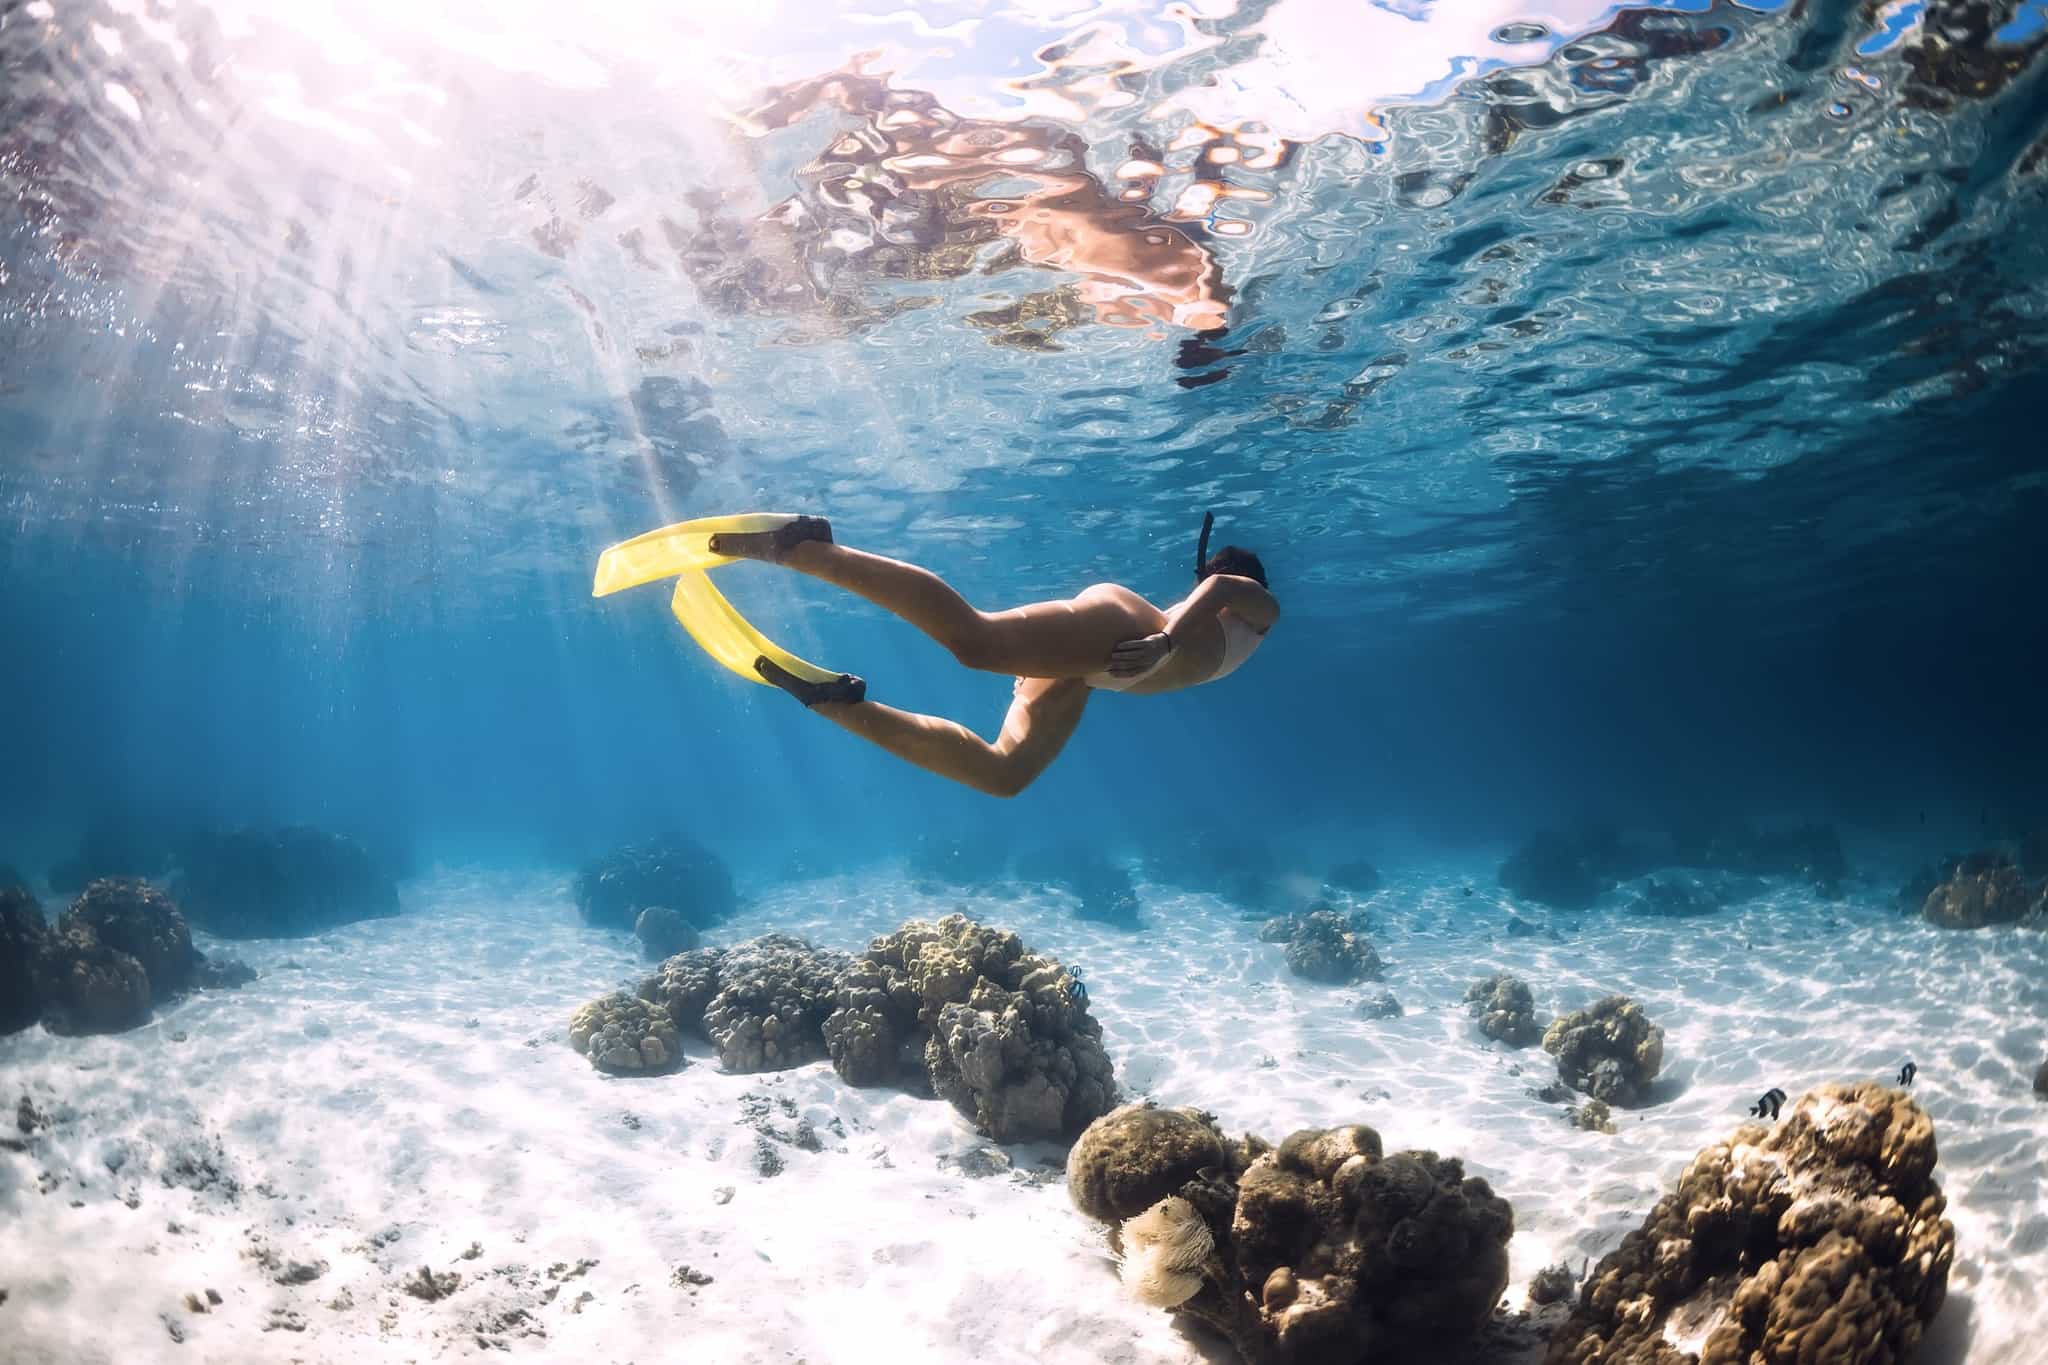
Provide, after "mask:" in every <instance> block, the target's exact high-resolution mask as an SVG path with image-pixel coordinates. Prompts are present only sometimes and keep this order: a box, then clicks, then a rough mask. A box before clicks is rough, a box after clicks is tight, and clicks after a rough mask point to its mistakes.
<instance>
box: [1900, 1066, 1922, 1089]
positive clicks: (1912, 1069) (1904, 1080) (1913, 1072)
mask: <svg viewBox="0 0 2048 1365" xmlns="http://www.w3.org/2000/svg"><path fill="white" fill-rule="evenodd" d="M1919 1074H1920V1068H1919V1067H1917V1066H1914V1065H1913V1064H1912V1063H1911V1062H1907V1063H1906V1064H1905V1065H1904V1066H1902V1067H1900V1068H1899V1084H1900V1085H1903V1086H1905V1087H1906V1089H1908V1090H1911V1089H1912V1088H1913V1078H1914V1077H1915V1076H1917V1075H1919Z"/></svg>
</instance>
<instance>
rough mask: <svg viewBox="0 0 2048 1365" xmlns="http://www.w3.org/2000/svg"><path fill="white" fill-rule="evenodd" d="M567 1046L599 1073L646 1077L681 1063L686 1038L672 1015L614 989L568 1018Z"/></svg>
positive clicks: (671, 1068)
mask: <svg viewBox="0 0 2048 1365" xmlns="http://www.w3.org/2000/svg"><path fill="white" fill-rule="evenodd" d="M569 1045H570V1046H571V1047H573V1048H575V1049H576V1050H577V1051H578V1052H580V1053H582V1054H583V1055H584V1056H586V1057H588V1058H590V1064H591V1065H592V1066H594V1067H596V1068H597V1069H598V1070H599V1071H609V1072H612V1073H613V1074H614V1075H621V1076H635V1075H647V1074H651V1073H654V1072H659V1071H669V1070H673V1069H674V1068H676V1067H679V1066H682V1065H683V1048H682V1039H681V1037H680V1036H679V1035H678V1034H677V1032H676V1026H675V1024H674V1023H672V1022H671V1021H670V1019H669V1017H668V1011H666V1010H664V1009H661V1008H659V1007H657V1006H655V1005H650V1004H649V1003H647V1002H646V1001H645V1000H642V999H640V998H639V997H638V996H633V995H628V994H626V992H624V991H614V992H612V993H611V994H610V995H606V996H601V997H599V998H598V999H596V1000H593V1001H591V1002H590V1003H589V1004H587V1005H584V1006H582V1007H581V1008H579V1009H578V1010H577V1011H576V1013H574V1014H573V1015H571V1016H569Z"/></svg>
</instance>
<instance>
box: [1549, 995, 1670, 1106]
mask: <svg viewBox="0 0 2048 1365" xmlns="http://www.w3.org/2000/svg"><path fill="white" fill-rule="evenodd" d="M1543 1050H1544V1051H1545V1052H1548V1053H1550V1054H1551V1055H1552V1056H1554V1057H1556V1058H1557V1078H1558V1079H1559V1080H1561V1081H1563V1082H1564V1083H1565V1084H1566V1085H1568V1086H1570V1087H1571V1088H1572V1089H1574V1090H1576V1091H1578V1092H1579V1093H1580V1094H1583V1095H1591V1096H1592V1097H1593V1098H1594V1099H1596V1100H1602V1101H1604V1102H1606V1103H1608V1104H1615V1105H1621V1106H1622V1107H1624V1108H1626V1107H1627V1106H1629V1105H1632V1104H1640V1103H1642V1101H1643V1100H1644V1098H1645V1097H1646V1094H1647V1092H1648V1090H1649V1086H1650V1082H1651V1081H1654V1080H1655V1079H1657V1072H1658V1071H1659V1069H1661V1068H1662V1067H1663V1065H1664V1030H1663V1029H1661V1028H1658V1027H1657V1026H1656V1025H1655V1024H1653V1023H1651V1022H1650V1018H1649V1016H1648V1015H1646V1014H1644V1013H1643V1009H1642V1006H1640V1005H1638V1004H1637V1003H1636V1002H1635V1001H1633V1000H1631V999H1629V998H1628V997H1627V996H1625V995H1610V996H1608V997H1607V998H1605V999H1604V1000H1600V1001H1598V1002H1596V1003H1595V1004H1594V1005H1593V1006H1592V1007H1591V1008H1590V1009H1583V1010H1574V1011H1573V1012H1572V1013H1570V1014H1567V1015H1564V1016H1562V1017H1561V1018H1559V1019H1557V1020H1555V1021H1554V1022H1552V1024H1551V1025H1550V1027H1549V1028H1548V1029H1546V1030H1545V1031H1544V1034H1543Z"/></svg>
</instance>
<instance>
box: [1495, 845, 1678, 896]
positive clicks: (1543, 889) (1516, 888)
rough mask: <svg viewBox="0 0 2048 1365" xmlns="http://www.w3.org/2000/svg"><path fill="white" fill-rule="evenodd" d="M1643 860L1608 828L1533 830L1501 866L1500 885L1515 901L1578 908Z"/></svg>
mask: <svg viewBox="0 0 2048 1365" xmlns="http://www.w3.org/2000/svg"><path fill="white" fill-rule="evenodd" d="M1646 862H1647V860H1646V859H1645V858H1644V857H1643V856H1642V855H1641V854H1640V853H1638V852H1637V851H1636V850H1635V849H1633V848H1632V847H1630V846H1629V845H1627V844H1624V843H1623V842H1622V839H1621V836H1620V835H1619V834H1618V833H1617V832H1615V831H1613V830H1608V829H1599V828H1594V829H1582V830H1577V831H1574V832H1570V833H1567V832H1565V831H1563V830H1554V829H1542V830H1538V831H1536V832H1535V833H1534V834H1532V835H1530V836H1529V837H1528V839H1527V840H1525V841H1524V842H1523V843H1522V845H1521V847H1519V848H1517V849H1516V850H1515V851H1514V853H1513V854H1512V855H1511V856H1510V857H1509V858H1508V860H1507V861H1506V862H1504V863H1502V864H1501V865H1500V884H1501V886H1502V887H1503V888H1505V889H1506V890H1507V892H1508V894H1510V895H1512V896H1514V897H1516V898H1517V899H1520V900H1532V901H1541V902H1543V903H1544V904H1545V905H1550V906H1554V907H1556V908H1557V909H1559V910H1583V909H1584V908H1585V907H1587V906H1589V905H1591V904H1592V903H1593V902H1594V901H1596V900H1598V899H1599V898H1600V897H1601V896H1602V895H1604V894H1606V892H1607V891H1608V890H1609V889H1610V888H1611V887H1613V886H1614V884H1615V883H1616V882H1620V881H1624V880H1626V879H1628V878H1629V877H1632V876H1635V875H1636V874H1637V873H1639V872H1640V871H1642V870H1643V869H1644V867H1645V866H1646Z"/></svg>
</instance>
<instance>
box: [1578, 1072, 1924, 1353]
mask: <svg viewBox="0 0 2048 1365" xmlns="http://www.w3.org/2000/svg"><path fill="white" fill-rule="evenodd" d="M1935 1159H1936V1152H1935V1144H1934V1125H1933V1123H1932V1121H1931V1120H1929V1118H1928V1117H1927V1114H1926V1112H1925V1111H1924V1110H1922V1109H1921V1108H1920V1107H1919V1106H1918V1105H1917V1104H1915V1103H1914V1102H1913V1101H1912V1100H1911V1099H1910V1098H1909V1097H1908V1096H1907V1095H1906V1094H1905V1093H1904V1092H1903V1091H1897V1090H1890V1089H1887V1088H1886V1087H1884V1086H1882V1085H1879V1084H1877V1083H1875V1082H1868V1081H1866V1082H1862V1083H1859V1084H1856V1085H1832V1084H1831V1085H1824V1086H1821V1087H1820V1088H1819V1089H1817V1090H1813V1091H1809V1092H1808V1093H1807V1094H1805V1095H1802V1096H1800V1097H1799V1100H1798V1102H1797V1103H1796V1104H1794V1105H1793V1106H1792V1108H1791V1109H1790V1110H1789V1111H1788V1112H1787V1115H1786V1118H1785V1120H1784V1121H1783V1122H1782V1123H1780V1124H1778V1125H1777V1126H1776V1127H1775V1128H1766V1127H1763V1126H1761V1125H1758V1124H1747V1125H1744V1126H1743V1127H1741V1128H1739V1129H1737V1130H1736V1131H1735V1133H1734V1134H1733V1135H1732V1136H1731V1137H1729V1138H1728V1140H1727V1141H1725V1142H1720V1143H1716V1144H1714V1145H1713V1146H1711V1147H1708V1148H1707V1149H1705V1150H1704V1151H1702V1152H1701V1153H1700V1154H1699V1155H1698V1156H1697V1157H1695V1158H1694V1159H1693V1162H1692V1164H1691V1165H1690V1166H1688V1167H1687V1168H1686V1171H1685V1174H1684V1175H1682V1176H1681V1177H1679V1181H1678V1187H1677V1189H1675V1190H1674V1191H1673V1192H1672V1193H1670V1194H1668V1195H1666V1196H1665V1197H1664V1198H1663V1199H1662V1200H1660V1201H1659V1202H1658V1204H1657V1206H1656V1208H1655V1209H1653V1210H1652V1211H1651V1212H1650V1216H1649V1217H1648V1218H1647V1219H1645V1220H1644V1221H1643V1224H1642V1226H1641V1227H1639V1228H1637V1229H1636V1230H1635V1231H1633V1232H1631V1233H1629V1234H1628V1236H1627V1237H1625V1238H1624V1239H1623V1240H1622V1243H1621V1245H1620V1246H1619V1247H1618V1248H1616V1249H1615V1250H1614V1251H1613V1252H1611V1253H1609V1254H1608V1255H1607V1256H1606V1257H1604V1258H1603V1259H1602V1260H1601V1262H1600V1264H1599V1265H1598V1266H1597V1267H1595V1269H1594V1271H1593V1274H1592V1277H1591V1278H1590V1279H1589V1280H1588V1281H1587V1283H1586V1288H1585V1290H1584V1292H1583V1293H1582V1294H1581V1295H1580V1298H1579V1303H1578V1306H1577V1307H1576V1308H1575V1309H1574V1310H1573V1312H1572V1315H1571V1317H1570V1319H1569V1320H1568V1321H1567V1322H1566V1324H1565V1326H1564V1327H1563V1328H1562V1329H1561V1330H1560V1332H1559V1333H1558V1335H1557V1336H1556V1338H1554V1339H1553V1341H1552V1343H1551V1347H1550V1352H1549V1355H1548V1356H1547V1357H1546V1365H1594V1362H1600V1363H1601V1365H1694V1362H1699V1365H1792V1363H1793V1362H1805V1361H1824V1360H1844V1361H1847V1360H1853V1361H1855V1362H1857V1365H1893V1363H1894V1362H1898V1361H1902V1360H1905V1359H1907V1358H1908V1357H1909V1356H1910V1355H1911V1353H1912V1351H1913V1349H1914V1348H1915V1347H1916V1346H1917V1345H1918V1344H1919V1341H1920V1337H1921V1335H1922V1333H1923V1332H1924V1331H1925V1329H1926V1326H1927V1324H1928V1323H1929V1322H1931V1321H1932V1320H1933V1318H1934V1315H1935V1313H1936V1312H1937V1311H1939V1310H1940V1308H1941V1304H1942V1299H1943V1297H1944V1296H1945V1294H1946V1293H1947V1289H1948V1273H1949V1267H1950V1266H1951V1264H1952V1263H1953V1262H1954V1259H1955V1227H1954V1225H1953V1224H1951V1223H1950V1222H1949V1221H1948V1220H1947V1219H1945V1218H1943V1217H1942V1216H1941V1215H1942V1212H1943V1210H1944V1209H1945V1208H1946V1207H1947V1204H1946V1201H1945V1200H1944V1199H1943V1197H1942V1193H1941V1187H1940V1186H1939V1185H1937V1184H1936V1183H1935V1182H1934V1179H1933V1172H1934V1165H1935ZM1674 1318H1676V1319H1693V1320H1699V1321H1702V1323H1703V1327H1704V1335H1703V1346H1702V1349H1701V1350H1700V1353H1699V1354H1698V1355H1697V1356H1695V1355H1693V1354H1691V1353H1690V1352H1686V1351H1682V1350H1679V1349H1677V1348H1676V1347H1674V1346H1672V1345H1671V1344H1670V1342H1669V1341H1668V1340H1667V1338H1666V1331H1665V1329H1666V1324H1667V1323H1669V1322H1671V1321H1673V1320H1674Z"/></svg>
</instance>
